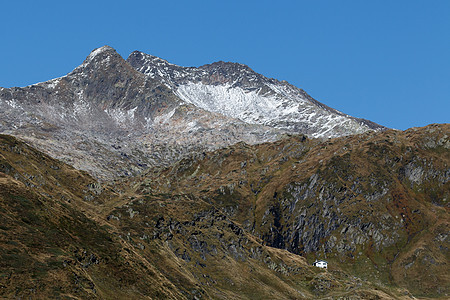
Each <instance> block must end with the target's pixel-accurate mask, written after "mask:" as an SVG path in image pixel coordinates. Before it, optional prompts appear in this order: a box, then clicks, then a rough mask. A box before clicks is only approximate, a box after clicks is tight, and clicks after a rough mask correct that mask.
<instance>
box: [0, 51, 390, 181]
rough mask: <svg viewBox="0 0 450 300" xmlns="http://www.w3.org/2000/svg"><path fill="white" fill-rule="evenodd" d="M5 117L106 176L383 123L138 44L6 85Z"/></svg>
mask: <svg viewBox="0 0 450 300" xmlns="http://www.w3.org/2000/svg"><path fill="white" fill-rule="evenodd" d="M0 120H1V122H0V133H6V134H12V135H15V136H18V137H20V138H22V139H24V140H26V141H28V142H30V143H32V144H33V145H34V146H35V147H37V148H38V149H40V150H42V151H44V152H46V153H47V154H49V155H51V156H53V157H55V158H58V159H63V160H64V161H65V162H67V163H69V164H71V165H73V166H75V167H76V168H79V169H82V170H86V171H88V172H90V173H91V174H93V175H94V176H95V177H96V178H102V179H105V180H109V179H112V178H116V177H117V176H130V175H136V174H139V173H140V172H142V171H143V170H145V169H147V168H148V167H150V166H165V165H168V164H170V163H172V162H174V161H176V160H178V159H180V158H182V157H184V156H185V155H191V154H192V153H198V152H202V151H209V150H215V149H219V148H222V147H226V146H229V145H232V144H235V143H237V142H245V143H248V144H258V143H263V142H269V141H275V140H277V139H279V138H280V137H281V136H282V135H283V134H285V133H289V134H306V135H309V136H311V137H322V138H331V137H338V136H342V135H351V134H357V133H361V132H365V131H368V130H382V129H384V127H382V126H380V125H377V124H374V123H372V122H369V121H366V120H362V119H357V118H353V117H350V116H348V115H345V114H343V113H341V112H338V111H336V110H334V109H332V108H329V107H327V106H326V105H323V104H321V103H319V102H317V101H316V100H314V99H313V98H311V97H310V96H309V95H308V94H306V93H305V92H304V91H303V90H301V89H299V88H296V87H294V86H292V85H290V84H288V83H286V82H280V81H278V80H275V79H269V78H266V77H264V76H263V75H261V74H258V73H256V72H254V71H253V70H252V69H251V68H249V67H248V66H245V65H242V64H238V63H228V62H216V63H212V64H208V65H204V66H201V67H198V68H193V67H180V66H177V65H174V64H170V63H169V62H167V61H165V60H163V59H161V58H158V57H156V56H151V55H148V54H144V53H142V52H138V51H135V52H133V53H132V54H131V55H130V56H129V57H128V59H127V60H126V61H125V60H124V59H123V58H122V57H121V56H120V55H119V54H118V53H117V52H116V51H115V50H114V49H113V48H111V47H109V46H103V47H101V48H98V49H95V50H93V51H92V52H91V53H90V54H89V55H88V56H87V58H86V59H85V60H84V62H83V63H82V64H81V65H80V66H78V67H77V68H75V69H74V70H73V71H72V72H70V73H69V74H67V75H66V76H63V77H60V78H56V79H52V80H50V81H47V82H42V83H38V84H34V85H30V86H27V87H24V88H10V89H0Z"/></svg>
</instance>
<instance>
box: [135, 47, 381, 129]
mask: <svg viewBox="0 0 450 300" xmlns="http://www.w3.org/2000/svg"><path fill="white" fill-rule="evenodd" d="M127 61H128V62H129V63H130V65H131V66H133V67H134V68H135V69H136V70H138V71H139V72H142V73H144V74H146V75H147V76H149V77H151V78H154V79H157V80H159V81H161V82H163V83H164V84H166V85H167V86H169V87H170V88H171V89H172V90H173V92H174V93H175V94H176V95H177V96H179V97H180V98H181V99H182V100H184V101H185V102H187V103H192V104H194V105H195V106H197V107H200V108H203V109H205V110H207V111H211V112H216V113H220V114H223V115H226V116H228V117H232V118H237V119H239V120H242V121H244V122H246V123H249V124H261V125H267V126H270V127H274V128H279V129H284V130H287V131H289V132H290V133H303V134H307V135H309V136H311V137H325V138H333V137H339V136H344V135H351V134H356V133H362V132H365V131H368V130H383V129H385V128H384V127H383V126H380V125H378V124H375V123H373V122H370V121H368V120H364V119H359V118H354V117H351V116H349V115H346V114H343V113H341V112H339V111H337V110H335V109H333V108H330V107H328V106H326V105H324V104H322V103H320V102H318V101H316V100H314V99H313V98H312V97H311V96H309V95H308V94H307V93H306V92H305V91H304V90H302V89H299V88H297V87H295V86H293V85H291V84H289V83H287V82H286V81H281V82H280V81H278V80H276V79H272V78H270V79H269V78H266V77H264V76H263V75H261V74H258V73H256V72H254V71H253V70H252V69H250V68H249V67H248V66H246V65H243V64H239V63H229V62H223V61H220V62H215V63H212V64H208V65H204V66H201V67H198V68H194V67H180V66H177V65H173V64H171V63H169V62H167V61H165V60H163V59H161V58H159V57H156V56H152V55H148V54H145V53H142V52H139V51H135V52H133V53H131V55H130V56H129V57H128V59H127Z"/></svg>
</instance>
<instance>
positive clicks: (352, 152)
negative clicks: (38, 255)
mask: <svg viewBox="0 0 450 300" xmlns="http://www.w3.org/2000/svg"><path fill="white" fill-rule="evenodd" d="M449 137H450V126H449V125H448V124H447V125H430V126H428V127H425V128H420V129H410V130H407V131H405V132H399V131H394V130H390V131H385V132H382V133H375V132H368V133H364V134H361V135H354V136H351V137H344V138H338V139H332V140H328V141H325V142H321V141H318V140H310V139H307V138H306V137H304V136H303V137H302V136H293V137H288V138H285V139H283V140H281V141H278V142H275V143H266V144H262V145H257V146H249V145H246V144H238V145H234V146H231V147H228V148H226V149H222V150H217V151H215V152H212V153H208V154H206V155H201V156H198V157H195V158H192V159H184V160H182V161H180V162H178V163H177V164H176V165H174V166H173V167H171V168H168V169H165V170H160V171H154V173H152V174H149V175H148V177H146V179H145V180H147V181H148V182H149V187H147V185H146V183H144V184H141V185H140V186H139V187H138V188H137V189H138V190H141V191H145V190H151V191H152V192H157V193H168V194H169V195H177V194H187V195H191V197H192V196H195V197H198V198H199V199H202V200H203V201H206V202H208V203H211V204H212V205H214V206H215V207H220V209H221V211H222V212H223V213H224V214H225V215H227V217H229V218H230V219H231V220H233V221H234V222H236V223H238V224H241V226H242V228H243V229H244V230H245V231H246V232H249V233H251V234H252V235H254V236H256V237H257V238H259V239H261V240H262V241H263V243H264V244H265V245H269V246H271V247H275V248H279V249H286V250H288V251H289V252H291V253H294V254H298V255H301V256H303V257H306V258H309V260H310V261H313V260H314V259H316V258H322V259H324V258H325V259H327V260H328V261H329V263H330V264H331V265H338V266H340V268H342V269H343V270H345V271H347V272H349V273H351V274H354V275H356V276H358V277H362V278H364V279H368V280H370V281H371V282H378V283H380V284H385V285H394V286H401V287H403V288H407V289H408V290H409V291H410V292H412V293H413V294H415V295H417V296H436V297H447V296H448V295H449V293H450V290H449V287H450V281H449V277H448V267H449V266H448V262H449V258H450V252H449V246H450V240H449V235H448V233H449V229H450V227H449V226H450V223H449V221H450V218H449V214H448V209H449V205H448V200H449V197H450V182H449V180H450V168H449V166H450V140H449ZM169 197H170V196H169Z"/></svg>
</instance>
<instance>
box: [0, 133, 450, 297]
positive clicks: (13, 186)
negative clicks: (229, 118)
mask: <svg viewBox="0 0 450 300" xmlns="http://www.w3.org/2000/svg"><path fill="white" fill-rule="evenodd" d="M449 131H450V127H449V126H448V125H432V126H428V127H425V128H420V129H411V130H408V131H406V132H398V131H386V132H379V133H375V132H369V133H365V134H361V135H355V136H351V137H344V138H338V139H333V140H328V141H320V140H316V139H308V138H306V137H305V136H290V137H288V136H286V137H285V138H283V139H282V140H280V141H277V142H274V143H264V144H260V145H248V144H244V143H239V144H236V145H233V146H230V147H227V148H225V149H219V150H216V151H214V152H209V153H202V154H196V155H194V156H195V157H192V158H184V159H183V160H181V161H179V162H177V163H176V164H174V165H172V166H169V167H167V168H155V169H153V170H152V171H150V172H148V173H146V174H142V175H140V176H139V177H134V178H129V179H127V180H125V181H122V182H115V183H111V184H99V183H97V182H96V180H95V179H93V178H92V177H91V176H90V175H89V174H87V173H86V172H84V171H78V170H76V169H74V168H73V167H71V166H68V165H66V164H64V163H62V162H60V161H58V160H55V159H53V158H51V157H49V156H47V155H45V154H43V153H41V152H39V151H37V150H35V149H33V148H32V147H30V146H28V145H27V144H25V143H23V142H21V141H19V140H17V139H15V138H13V137H11V136H4V135H0V216H1V219H2V220H3V222H2V225H1V227H0V245H1V247H0V256H1V260H0V261H1V263H0V297H2V298H30V297H31V298H46V299H48V298H56V299H59V298H68V299H111V298H115V299H137V298H139V299H155V298H166V299H209V298H213V299H268V298H275V299H316V298H333V299H334V298H336V299H340V298H349V299H411V298H414V297H438V298H439V297H441V298H447V297H448V293H449V291H448V287H449V281H448V276H447V270H448V258H449V257H448V255H449V251H448V245H449V240H448V229H449V220H450V219H449V216H448V203H447V201H448V197H449V190H450V189H449V174H450V171H449V167H448V164H449V162H450V155H449V154H450V151H449V150H450V141H449V139H448V137H449V135H448V133H449ZM299 254H300V255H299ZM316 258H326V259H327V260H328V262H329V268H328V270H322V269H319V268H316V267H313V266H312V265H311V263H312V262H313V261H314V259H316Z"/></svg>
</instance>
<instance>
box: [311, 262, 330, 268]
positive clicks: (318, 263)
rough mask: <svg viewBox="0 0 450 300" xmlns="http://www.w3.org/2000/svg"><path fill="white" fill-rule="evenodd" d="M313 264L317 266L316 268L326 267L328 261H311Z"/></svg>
mask: <svg viewBox="0 0 450 300" xmlns="http://www.w3.org/2000/svg"><path fill="white" fill-rule="evenodd" d="M313 266H315V267H318V268H323V269H327V268H328V263H327V262H326V261H324V260H316V261H315V262H313Z"/></svg>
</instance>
